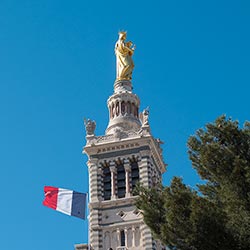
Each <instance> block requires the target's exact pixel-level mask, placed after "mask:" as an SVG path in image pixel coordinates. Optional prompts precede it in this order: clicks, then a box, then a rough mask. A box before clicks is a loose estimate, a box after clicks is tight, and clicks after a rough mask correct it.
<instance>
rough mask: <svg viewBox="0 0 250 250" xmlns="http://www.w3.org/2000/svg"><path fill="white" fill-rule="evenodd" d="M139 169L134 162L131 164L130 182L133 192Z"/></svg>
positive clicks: (138, 177)
mask: <svg viewBox="0 0 250 250" xmlns="http://www.w3.org/2000/svg"><path fill="white" fill-rule="evenodd" d="M139 179H140V176H139V168H138V163H137V162H136V161H134V162H132V163H131V181H132V191H133V190H134V188H135V186H136V183H137V182H138V181H139Z"/></svg>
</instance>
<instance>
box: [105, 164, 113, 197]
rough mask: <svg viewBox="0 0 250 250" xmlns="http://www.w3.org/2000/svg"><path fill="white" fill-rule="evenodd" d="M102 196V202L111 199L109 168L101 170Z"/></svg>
mask: <svg viewBox="0 0 250 250" xmlns="http://www.w3.org/2000/svg"><path fill="white" fill-rule="evenodd" d="M103 196H104V197H103V198H104V200H110V199H111V173H110V170H109V167H104V168H103Z"/></svg>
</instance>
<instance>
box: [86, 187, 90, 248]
mask: <svg viewBox="0 0 250 250" xmlns="http://www.w3.org/2000/svg"><path fill="white" fill-rule="evenodd" d="M87 211H88V213H87V220H88V250H90V228H89V216H90V214H89V193H88V192H87Z"/></svg>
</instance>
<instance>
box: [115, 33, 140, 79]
mask: <svg viewBox="0 0 250 250" xmlns="http://www.w3.org/2000/svg"><path fill="white" fill-rule="evenodd" d="M126 36H127V33H126V32H119V38H118V41H117V42H116V44H115V54H116V79H117V80H131V79H132V72H133V68H134V62H133V60H132V55H133V53H134V50H135V45H133V43H132V42H131V41H129V42H125V40H126Z"/></svg>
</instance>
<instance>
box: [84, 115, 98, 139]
mask: <svg viewBox="0 0 250 250" xmlns="http://www.w3.org/2000/svg"><path fill="white" fill-rule="evenodd" d="M84 125H85V129H86V134H87V136H88V135H94V134H95V128H96V123H95V121H92V120H90V119H84Z"/></svg>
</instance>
